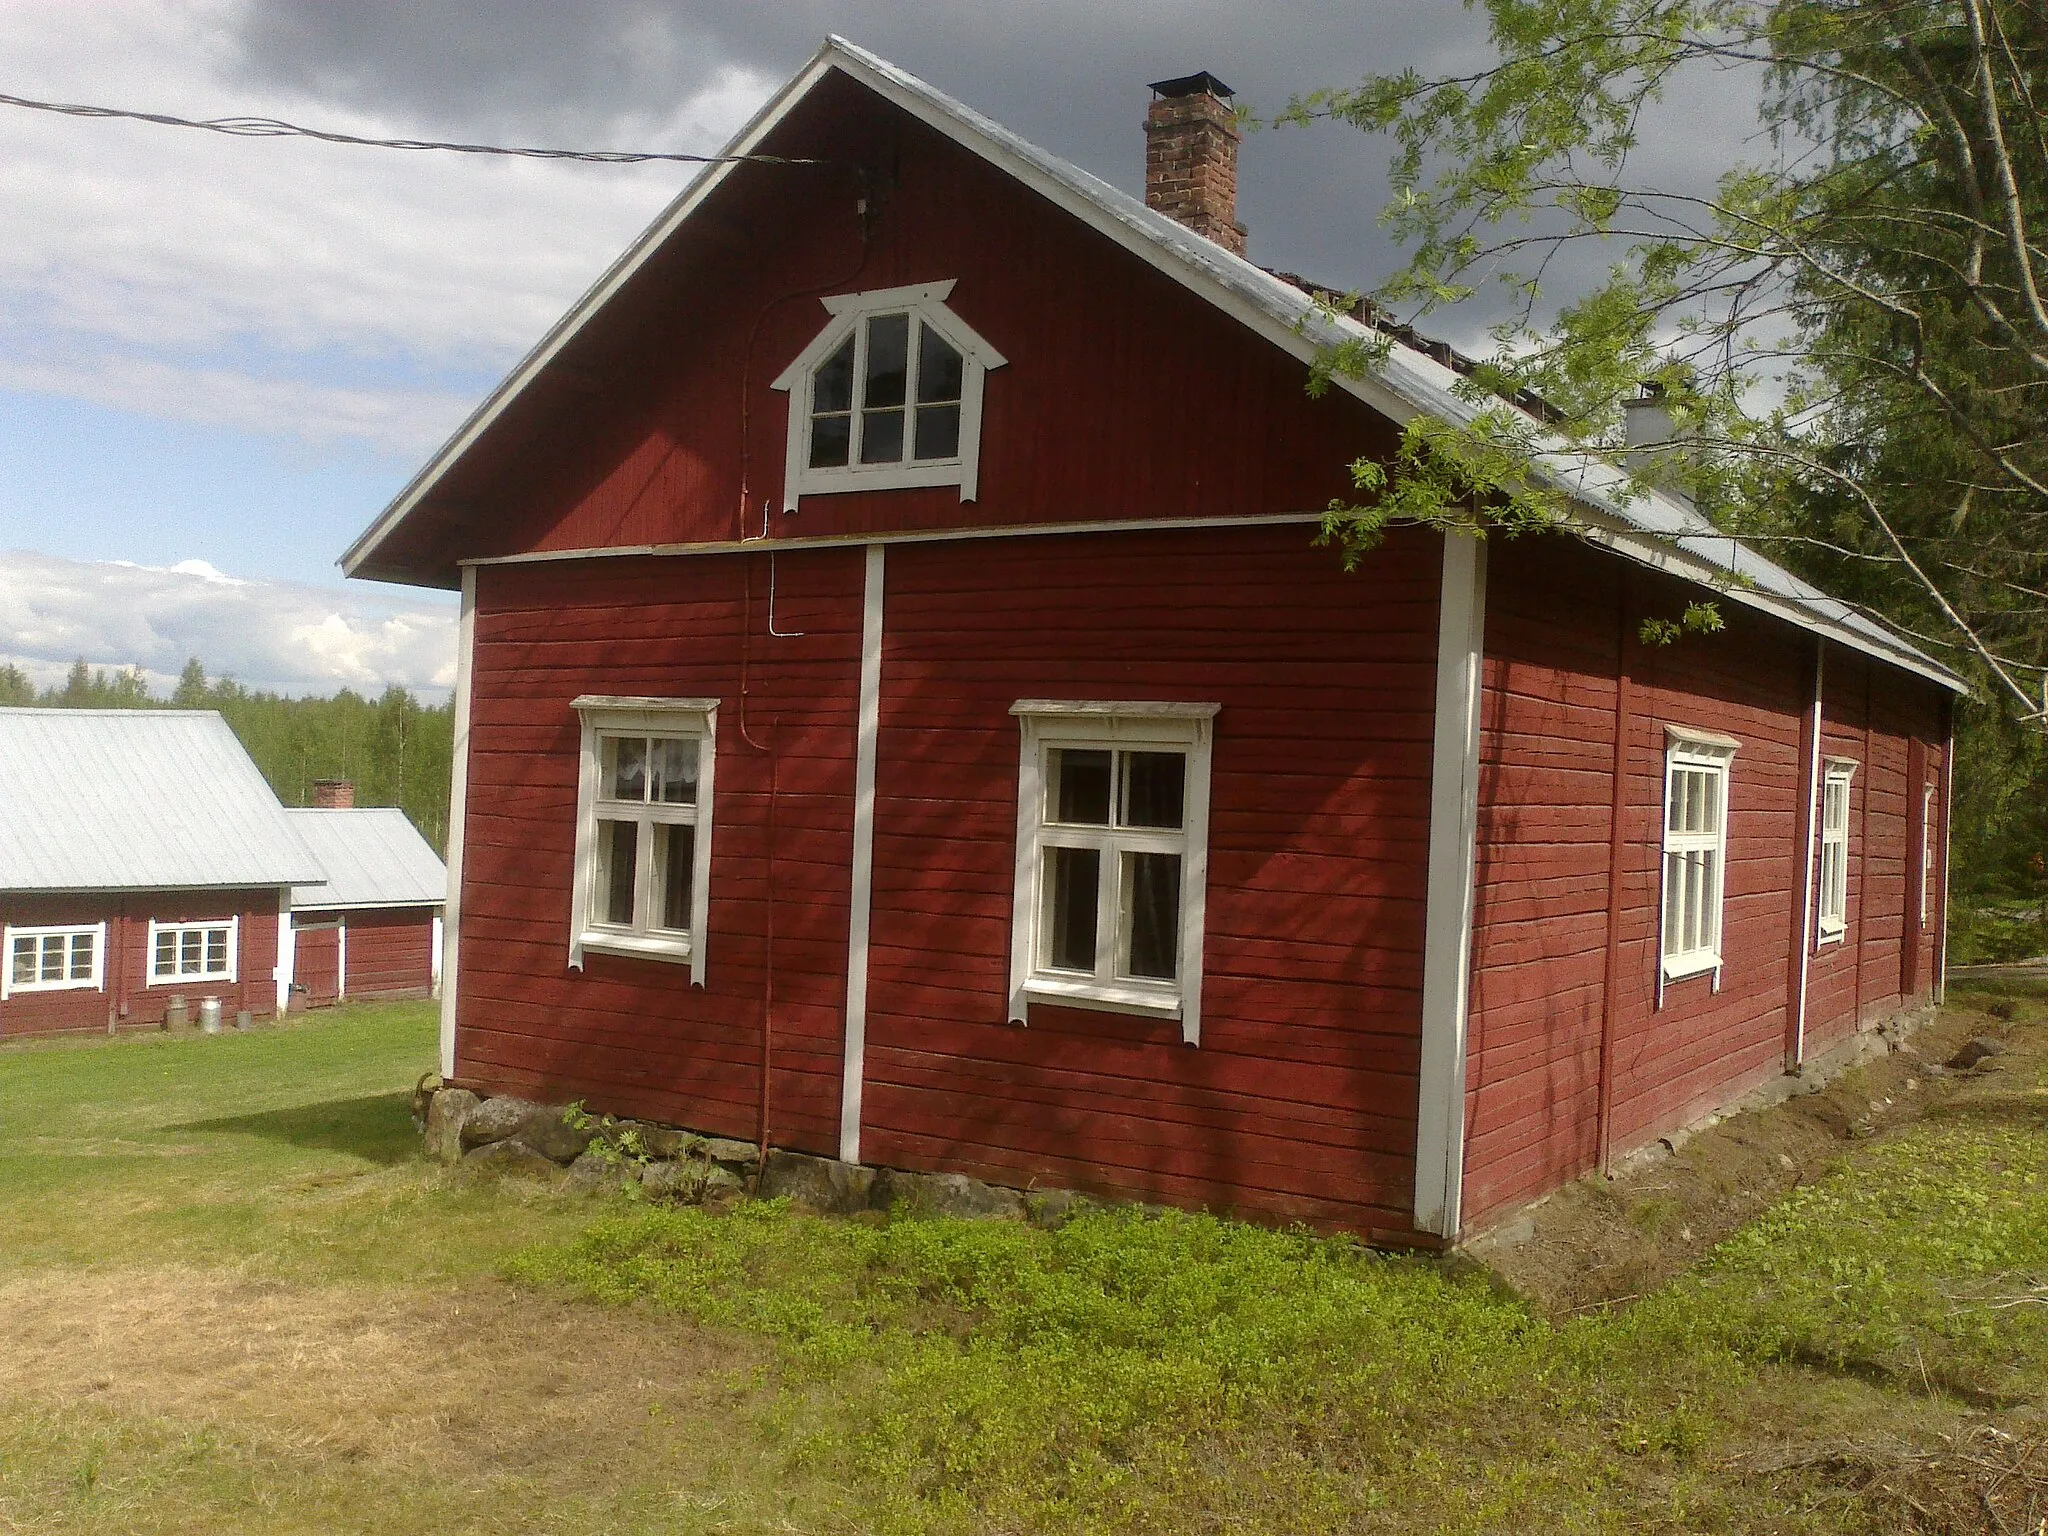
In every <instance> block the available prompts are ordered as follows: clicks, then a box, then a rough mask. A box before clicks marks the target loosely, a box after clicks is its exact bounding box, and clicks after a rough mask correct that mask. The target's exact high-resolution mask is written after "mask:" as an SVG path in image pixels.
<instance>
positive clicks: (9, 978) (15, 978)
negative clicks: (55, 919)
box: [0, 923, 106, 997]
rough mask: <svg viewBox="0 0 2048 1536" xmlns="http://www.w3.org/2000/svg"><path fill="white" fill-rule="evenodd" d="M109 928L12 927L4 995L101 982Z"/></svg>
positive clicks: (0, 977)
mask: <svg viewBox="0 0 2048 1536" xmlns="http://www.w3.org/2000/svg"><path fill="white" fill-rule="evenodd" d="M105 944H106V927H105V925H104V924H100V923H95V924H93V925H92V926H90V927H76V928H9V929H7V930H6V933H5V943H4V953H5V956H6V959H5V966H6V969H5V970H4V971H0V997H5V996H8V995H10V994H12V993H15V992H56V991H62V990H67V989H71V988H79V987H92V988H97V987H99V986H100V984H101V976H102V968H101V966H102V962H101V956H102V954H103V952H104V949H105Z"/></svg>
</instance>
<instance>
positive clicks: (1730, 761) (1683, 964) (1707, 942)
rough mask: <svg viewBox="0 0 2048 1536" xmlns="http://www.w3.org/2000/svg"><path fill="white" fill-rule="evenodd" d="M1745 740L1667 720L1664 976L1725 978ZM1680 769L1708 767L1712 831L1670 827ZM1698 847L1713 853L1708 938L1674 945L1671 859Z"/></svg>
mask: <svg viewBox="0 0 2048 1536" xmlns="http://www.w3.org/2000/svg"><path fill="white" fill-rule="evenodd" d="M1741 745H1742V744H1741V742H1739V741H1737V740H1736V739H1735V738H1734V737H1732V736H1722V735H1720V734H1718V733H1716V732H1712V731H1697V730H1688V729H1684V728H1681V727H1677V726H1666V727H1665V730H1664V797H1663V802H1662V805H1661V806H1660V819H1661V823H1662V826H1663V837H1662V848H1661V850H1660V852H1659V855H1658V860H1657V883H1658V887H1659V901H1658V914H1657V955H1658V963H1659V966H1660V973H1659V974H1660V976H1661V979H1662V980H1663V981H1680V980H1683V979H1684V978H1686V977H1688V976H1700V975H1704V974H1706V973H1707V972H1710V971H1711V972H1712V973H1713V975H1714V985H1715V987H1716V988H1718V987H1719V986H1720V984H1721V967H1722V963H1723V959H1722V954H1721V931H1722V920H1723V916H1724V914H1725V912H1726V910H1727V906H1728V817H1729V812H1730V808H1731V806H1732V804H1733V800H1734V796H1733V793H1732V791H1733V789H1734V777H1735V774H1734V763H1735V754H1736V752H1737V751H1738V750H1739V749H1740V747H1741ZM1680 773H1705V774H1707V775H1708V776H1709V781H1710V782H1711V783H1713V784H1714V785H1715V786H1716V788H1717V789H1718V792H1719V794H1720V807H1719V811H1720V814H1719V815H1718V816H1716V817H1715V818H1714V830H1713V831H1712V832H1705V833H1701V832H1673V831H1672V830H1671V791H1672V786H1673V784H1674V783H1675V782H1676V780H1677V778H1678V776H1679V774H1680ZM1700 853H1707V854H1711V855H1712V859H1713V863H1712V869H1713V881H1714V896H1713V901H1712V903H1711V907H1710V910H1708V911H1707V912H1706V913H1705V918H1706V923H1705V932H1704V941H1703V942H1702V943H1700V944H1698V945H1695V946H1694V947H1692V948H1690V949H1684V950H1673V949H1672V948H1671V942H1672V936H1673V932H1674V928H1675V924H1674V920H1673V911H1674V908H1673V903H1674V901H1675V900H1676V899H1677V894H1676V893H1674V892H1673V890H1672V889H1671V860H1672V858H1673V856H1674V855H1677V856H1681V857H1682V856H1685V855H1687V854H1700Z"/></svg>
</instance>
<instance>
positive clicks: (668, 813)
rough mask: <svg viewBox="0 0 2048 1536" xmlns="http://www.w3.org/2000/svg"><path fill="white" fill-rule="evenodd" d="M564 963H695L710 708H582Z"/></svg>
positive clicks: (703, 886)
mask: <svg viewBox="0 0 2048 1536" xmlns="http://www.w3.org/2000/svg"><path fill="white" fill-rule="evenodd" d="M577 707H578V708H579V709H580V710H581V711H582V712H583V722H584V730H583V774H582V789H581V793H580V795H579V811H578V823H577V859H576V876H575V878H576V889H575V891H574V893H573V897H572V901H571V907H572V919H571V926H572V929H573V931H572V933H571V935H570V949H571V963H572V964H577V965H580V964H581V963H582V955H583V951H584V950H586V949H598V950H616V951H620V952H624V953H628V954H644V955H654V956H658V957H666V958H671V959H690V960H691V961H692V964H693V970H694V968H695V967H696V966H697V965H698V964H699V962H700V960H701V955H702V949H703V946H702V943H701V939H702V934H703V926H704V916H705V913H704V909H705V905H706V902H707V900H708V894H709V893H708V882H709V873H710V857H709V853H710V847H709V844H710V827H711V767H712V758H713V736H712V729H711V722H712V719H713V715H714V712H715V710H716V708H717V701H716V700H706V699H680V700H659V699H637V700H614V699H579V700H578V701H577Z"/></svg>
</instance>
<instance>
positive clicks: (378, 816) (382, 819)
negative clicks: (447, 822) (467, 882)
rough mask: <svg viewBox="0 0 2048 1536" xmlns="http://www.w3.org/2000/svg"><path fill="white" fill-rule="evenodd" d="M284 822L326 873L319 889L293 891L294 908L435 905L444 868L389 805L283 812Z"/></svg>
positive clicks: (442, 895)
mask: <svg viewBox="0 0 2048 1536" xmlns="http://www.w3.org/2000/svg"><path fill="white" fill-rule="evenodd" d="M284 814H285V817H286V819H287V820H289V821H290V822H291V824H292V828H293V830H295V831H296V832H297V833H298V834H299V837H300V838H301V839H302V840H303V841H304V842H305V844H306V846H307V847H308V848H309V849H311V850H312V852H313V855H314V857H316V858H317V859H319V861H320V863H321V864H322V865H323V866H324V867H325V868H326V870H327V883H326V884H325V885H324V886H317V885H308V886H296V887H294V888H293V890H292V906H293V907H294V908H301V909H303V908H314V909H318V910H322V911H334V910H337V909H340V908H343V907H423V906H439V905H441V903H443V902H444V901H446V900H447V899H448V869H447V866H446V865H444V864H443V863H442V862H441V861H440V860H439V859H438V858H436V857H435V856H434V850H433V849H432V848H430V847H428V846H427V840H426V839H425V838H424V837H421V836H420V834H419V832H418V831H417V830H415V828H414V827H413V824H412V822H411V821H410V820H408V819H407V817H406V814H405V812H403V811H401V810H399V809H398V808H397V807H395V806H380V807H368V806H365V807H361V808H357V809H353V810H325V809H311V810H288V811H286V812H285V813H284Z"/></svg>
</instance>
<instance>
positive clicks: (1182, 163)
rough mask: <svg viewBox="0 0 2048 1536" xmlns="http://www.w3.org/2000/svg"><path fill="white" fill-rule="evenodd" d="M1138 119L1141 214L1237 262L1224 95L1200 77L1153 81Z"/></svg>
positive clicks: (1240, 246)
mask: <svg viewBox="0 0 2048 1536" xmlns="http://www.w3.org/2000/svg"><path fill="white" fill-rule="evenodd" d="M1152 89H1153V91H1154V92H1156V93H1157V97H1156V99H1155V100H1154V101H1153V103H1152V107H1151V110H1150V111H1148V112H1147V113H1146V114H1145V206H1146V207H1147V208H1150V209H1153V210H1154V211H1155V212H1158V213H1163V214H1165V215H1166V216H1167V217H1168V218H1169V219H1173V220H1175V221H1176V222H1178V223H1181V224H1185V225H1186V226H1187V227H1188V228H1189V229H1192V230H1193V231H1194V232H1195V233H1196V234H1198V235H1206V236H1208V238H1209V239H1211V240H1214V241H1215V242H1216V243H1217V244H1218V245H1220V246H1222V247H1223V248H1224V249H1225V250H1226V251H1229V252H1230V253H1231V254H1233V255H1236V256H1242V255H1243V254H1244V226H1243V225H1242V224H1240V223H1238V222H1237V141H1238V139H1239V137H1240V135H1239V133H1238V131H1237V124H1236V123H1235V122H1234V121H1233V120H1232V117H1231V110H1230V94H1231V91H1230V87H1229V86H1227V85H1225V84H1224V83H1223V82H1222V81H1221V80H1218V79H1217V78H1216V77H1215V76H1214V75H1212V74H1210V73H1209V72H1208V71H1207V70H1204V71H1203V72H1202V73H1201V74H1199V75H1184V76H1182V77H1181V78H1180V79H1178V80H1155V81H1153V82H1152Z"/></svg>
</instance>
